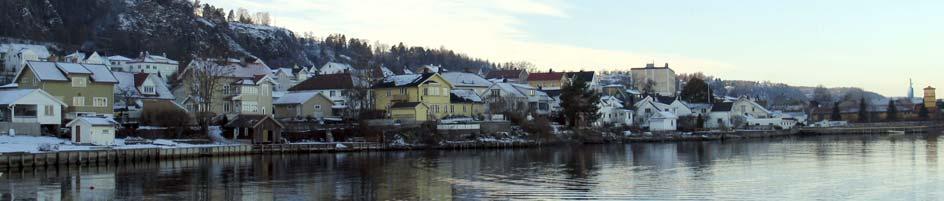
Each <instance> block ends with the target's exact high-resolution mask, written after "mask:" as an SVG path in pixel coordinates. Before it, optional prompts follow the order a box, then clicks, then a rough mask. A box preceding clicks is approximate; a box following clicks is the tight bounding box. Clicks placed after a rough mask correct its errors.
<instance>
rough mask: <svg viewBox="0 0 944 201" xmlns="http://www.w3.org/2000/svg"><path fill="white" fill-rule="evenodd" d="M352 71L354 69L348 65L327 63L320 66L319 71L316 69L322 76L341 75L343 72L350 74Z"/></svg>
mask: <svg viewBox="0 0 944 201" xmlns="http://www.w3.org/2000/svg"><path fill="white" fill-rule="evenodd" d="M353 70H354V68H353V67H351V65H350V64H345V63H336V62H328V63H326V64H325V65H323V66H321V68H320V69H318V71H319V72H321V73H322V74H335V73H343V72H345V71H347V72H351V71H353Z"/></svg>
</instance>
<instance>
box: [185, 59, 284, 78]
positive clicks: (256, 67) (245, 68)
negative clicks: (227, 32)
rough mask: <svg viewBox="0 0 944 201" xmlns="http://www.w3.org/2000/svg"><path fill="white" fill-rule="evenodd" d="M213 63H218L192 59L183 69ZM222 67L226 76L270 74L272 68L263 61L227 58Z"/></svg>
mask: <svg viewBox="0 0 944 201" xmlns="http://www.w3.org/2000/svg"><path fill="white" fill-rule="evenodd" d="M215 65H218V64H216V63H215V61H213V60H209V61H207V60H193V61H191V62H190V64H189V65H188V68H187V69H185V72H186V71H190V70H192V69H194V68H195V67H201V66H215ZM223 68H226V69H225V70H224V71H225V73H226V74H227V75H226V76H228V77H238V78H252V77H255V76H256V75H270V74H272V70H271V69H269V66H266V65H265V64H264V63H261V62H252V63H243V62H240V61H239V60H236V62H232V61H229V60H228V61H227V62H226V65H224V66H223ZM181 77H184V76H181Z"/></svg>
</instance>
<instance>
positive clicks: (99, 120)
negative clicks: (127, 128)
mask: <svg viewBox="0 0 944 201" xmlns="http://www.w3.org/2000/svg"><path fill="white" fill-rule="evenodd" d="M81 121H84V122H88V123H89V124H91V125H93V126H114V125H118V122H116V121H115V120H113V119H111V118H108V117H79V118H75V119H74V120H72V121H70V122H69V123H68V124H66V126H69V127H71V126H73V125H75V124H76V123H79V122H81Z"/></svg>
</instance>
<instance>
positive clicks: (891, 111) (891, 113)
mask: <svg viewBox="0 0 944 201" xmlns="http://www.w3.org/2000/svg"><path fill="white" fill-rule="evenodd" d="M885 115H886V117H885V120H886V121H898V107H895V100H888V110H887V111H886V114H885Z"/></svg>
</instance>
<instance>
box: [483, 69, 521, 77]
mask: <svg viewBox="0 0 944 201" xmlns="http://www.w3.org/2000/svg"><path fill="white" fill-rule="evenodd" d="M522 71H524V70H494V71H489V72H488V74H485V79H504V78H514V79H517V78H518V76H520V75H521V72H522Z"/></svg>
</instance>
